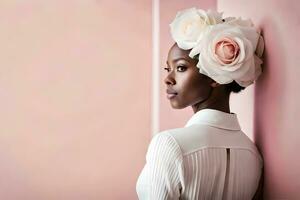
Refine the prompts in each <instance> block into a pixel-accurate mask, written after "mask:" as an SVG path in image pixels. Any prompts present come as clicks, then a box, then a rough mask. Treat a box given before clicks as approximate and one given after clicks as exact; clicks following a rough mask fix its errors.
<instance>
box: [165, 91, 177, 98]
mask: <svg viewBox="0 0 300 200" xmlns="http://www.w3.org/2000/svg"><path fill="white" fill-rule="evenodd" d="M166 92H167V98H168V99H172V98H174V97H175V96H176V95H177V92H176V91H175V90H173V89H171V88H168V89H167V90H166Z"/></svg>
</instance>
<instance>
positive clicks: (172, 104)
mask: <svg viewBox="0 0 300 200" xmlns="http://www.w3.org/2000/svg"><path fill="white" fill-rule="evenodd" d="M170 104H171V106H172V108H174V109H183V108H185V107H186V106H184V105H182V104H180V102H178V101H172V100H171V101H170Z"/></svg>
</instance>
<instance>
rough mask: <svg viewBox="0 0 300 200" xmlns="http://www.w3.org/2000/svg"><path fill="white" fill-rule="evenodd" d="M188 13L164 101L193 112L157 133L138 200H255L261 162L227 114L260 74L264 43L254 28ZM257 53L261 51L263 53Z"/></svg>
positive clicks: (177, 26)
mask: <svg viewBox="0 0 300 200" xmlns="http://www.w3.org/2000/svg"><path fill="white" fill-rule="evenodd" d="M221 15H222V14H221V13H218V12H213V11H210V10H209V11H207V12H206V11H203V10H200V9H199V10H197V9H195V8H192V9H186V10H184V11H181V12H179V13H178V14H177V15H176V18H175V19H174V21H173V22H172V24H171V33H172V37H173V39H174V40H175V44H174V45H173V46H172V47H171V49H170V50H169V53H168V59H167V67H166V68H165V69H166V70H167V72H168V75H167V76H166V78H165V84H166V86H167V97H168V99H169V101H170V104H171V106H172V107H173V108H175V109H182V108H185V107H188V106H191V107H192V109H193V111H194V115H193V116H192V117H191V118H190V119H189V120H188V121H187V123H186V125H185V127H183V128H176V129H169V130H165V131H162V132H160V133H158V134H156V135H155V136H154V137H153V138H152V140H151V142H150V145H149V147H148V151H147V155H146V165H145V166H144V168H143V170H142V172H141V174H140V176H139V178H138V181H137V185H136V190H137V194H138V197H139V199H142V200H144V199H149V200H163V199H188V200H196V199H201V200H202V199H203V200H206V199H214V200H217V199H230V200H233V199H237V200H247V199H249V200H250V199H253V198H255V193H256V192H257V191H258V185H259V181H260V178H261V174H262V168H263V160H262V157H261V155H260V154H259V152H258V150H257V148H256V146H255V144H254V143H253V142H252V141H251V140H250V139H249V138H248V137H247V136H246V135H245V133H244V132H243V131H242V130H241V127H240V125H239V122H238V118H237V115H236V114H235V113H232V112H230V107H229V96H230V93H231V92H235V93H238V92H240V91H241V90H243V89H245V87H247V86H248V85H250V84H252V83H253V81H254V80H256V79H257V77H258V76H259V75H260V73H261V69H260V64H261V63H262V62H261V60H260V58H259V56H261V51H262V48H261V47H262V46H261V45H262V38H261V37H260V35H259V32H257V31H256V30H255V29H254V27H253V25H252V23H250V21H245V20H241V19H236V18H225V19H222V17H221ZM259 48H260V49H259Z"/></svg>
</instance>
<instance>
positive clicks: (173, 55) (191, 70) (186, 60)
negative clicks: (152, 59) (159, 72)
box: [164, 43, 212, 109]
mask: <svg viewBox="0 0 300 200" xmlns="http://www.w3.org/2000/svg"><path fill="white" fill-rule="evenodd" d="M189 52H190V50H182V49H180V48H179V47H178V46H177V44H176V43H175V44H174V45H173V46H172V47H171V49H170V50H169V53H168V59H167V67H166V68H165V70H167V76H166V77H165V80H164V82H165V84H166V85H167V93H169V94H167V98H168V99H169V100H170V103H171V106H172V107H173V108H175V109H182V108H185V107H187V106H192V105H195V104H197V103H199V102H201V101H203V100H205V99H206V98H208V96H209V94H210V90H211V86H210V84H211V83H212V79H210V78H209V77H207V76H206V75H204V74H201V73H200V72H199V68H198V67H197V66H196V64H197V60H195V59H192V58H190V57H189ZM171 93H173V94H171ZM174 93H175V94H174Z"/></svg>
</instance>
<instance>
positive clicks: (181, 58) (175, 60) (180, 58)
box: [166, 57, 190, 65]
mask: <svg viewBox="0 0 300 200" xmlns="http://www.w3.org/2000/svg"><path fill="white" fill-rule="evenodd" d="M178 60H185V61H187V62H190V61H189V60H188V59H186V58H185V57H179V58H176V59H173V61H172V62H177V61H178ZM166 63H167V65H169V62H168V61H167V62H166Z"/></svg>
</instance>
